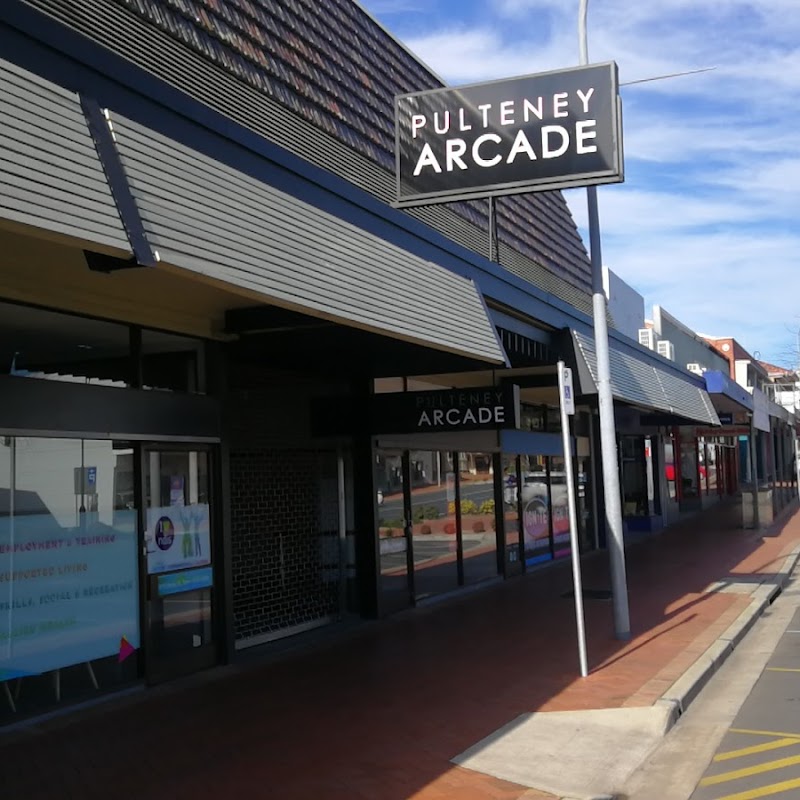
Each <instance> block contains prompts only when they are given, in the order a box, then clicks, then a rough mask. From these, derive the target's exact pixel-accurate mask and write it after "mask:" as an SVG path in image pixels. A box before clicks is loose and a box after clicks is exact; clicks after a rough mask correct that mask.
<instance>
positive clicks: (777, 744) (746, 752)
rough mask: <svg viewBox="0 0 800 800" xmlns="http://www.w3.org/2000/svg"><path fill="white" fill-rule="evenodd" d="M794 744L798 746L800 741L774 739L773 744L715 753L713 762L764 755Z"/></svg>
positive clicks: (767, 743)
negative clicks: (758, 754) (757, 754)
mask: <svg viewBox="0 0 800 800" xmlns="http://www.w3.org/2000/svg"><path fill="white" fill-rule="evenodd" d="M796 744H800V739H794V738H788V739H776V740H775V741H774V742H766V743H765V744H754V745H753V746H752V747H742V748H741V749H740V750H728V752H727V753H717V755H715V756H714V761H730V759H732V758H741V757H742V756H751V755H754V754H755V753H766V752H767V751H768V750H778V749H779V748H781V747H791V746H792V745H796Z"/></svg>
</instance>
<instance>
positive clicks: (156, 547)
mask: <svg viewBox="0 0 800 800" xmlns="http://www.w3.org/2000/svg"><path fill="white" fill-rule="evenodd" d="M145 544H146V546H147V572H148V573H149V574H150V575H155V574H157V573H159V572H170V571H172V570H177V569H188V568H190V567H202V566H205V565H206V564H210V563H211V533H210V527H209V509H208V504H207V503H193V504H192V505H188V506H184V505H173V506H166V507H162V508H148V509H147V531H146V532H145Z"/></svg>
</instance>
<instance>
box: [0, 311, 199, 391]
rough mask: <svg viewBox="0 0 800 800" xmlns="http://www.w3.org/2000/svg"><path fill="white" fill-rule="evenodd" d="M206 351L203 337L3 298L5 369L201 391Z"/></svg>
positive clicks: (0, 362)
mask: <svg viewBox="0 0 800 800" xmlns="http://www.w3.org/2000/svg"><path fill="white" fill-rule="evenodd" d="M203 352H204V344H203V342H202V340H199V339H193V338H190V337H187V336H178V335H175V334H171V333H163V332H161V331H154V330H149V329H142V328H139V327H137V326H130V325H126V324H124V323H119V322H109V321H107V320H100V319H92V318H89V317H81V316H77V315H75V314H65V313H63V312H59V311H49V310H45V309H41V308H34V307H31V306H26V305H20V304H16V303H6V302H2V301H0V374H5V375H14V376H16V377H21V378H35V379H39V380H47V381H60V382H65V383H82V384H92V385H97V386H115V387H131V386H134V387H141V388H143V389H161V390H168V391H174V392H190V393H201V392H203V391H204V390H205V385H204V374H203V369H202V366H203ZM137 353H138V358H137Z"/></svg>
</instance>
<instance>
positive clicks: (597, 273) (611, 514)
mask: <svg viewBox="0 0 800 800" xmlns="http://www.w3.org/2000/svg"><path fill="white" fill-rule="evenodd" d="M588 2H589V0H581V2H580V10H579V14H578V39H579V42H580V51H581V64H588V63H589V51H588V47H587V44H586V8H587V5H588ZM586 199H587V204H588V211H589V252H590V255H591V260H592V316H593V317H594V345H595V351H596V353H597V400H598V405H599V406H600V452H601V454H602V460H603V490H604V497H605V501H606V521H607V522H608V531H609V536H608V539H607V546H608V557H609V562H610V567H611V589H612V592H613V597H614V631H615V633H616V636H617V639H622V640H627V639H630V638H631V622H630V613H629V610H628V579H627V575H626V573H625V541H624V537H623V532H622V503H621V499H620V494H621V493H620V486H619V467H618V463H617V434H616V429H615V427H614V398H613V396H612V394H611V365H610V358H609V352H608V321H607V320H606V294H605V290H604V289H603V258H602V255H601V253H600V219H599V215H598V213H597V187H596V186H587V187H586Z"/></svg>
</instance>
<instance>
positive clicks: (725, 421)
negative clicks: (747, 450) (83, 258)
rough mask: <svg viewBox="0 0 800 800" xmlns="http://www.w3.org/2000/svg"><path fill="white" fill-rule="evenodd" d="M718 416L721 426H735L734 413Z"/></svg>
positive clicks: (719, 414)
mask: <svg viewBox="0 0 800 800" xmlns="http://www.w3.org/2000/svg"><path fill="white" fill-rule="evenodd" d="M717 416H718V417H719V424H720V425H733V414H732V413H730V412H729V413H727V414H723V413H717Z"/></svg>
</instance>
